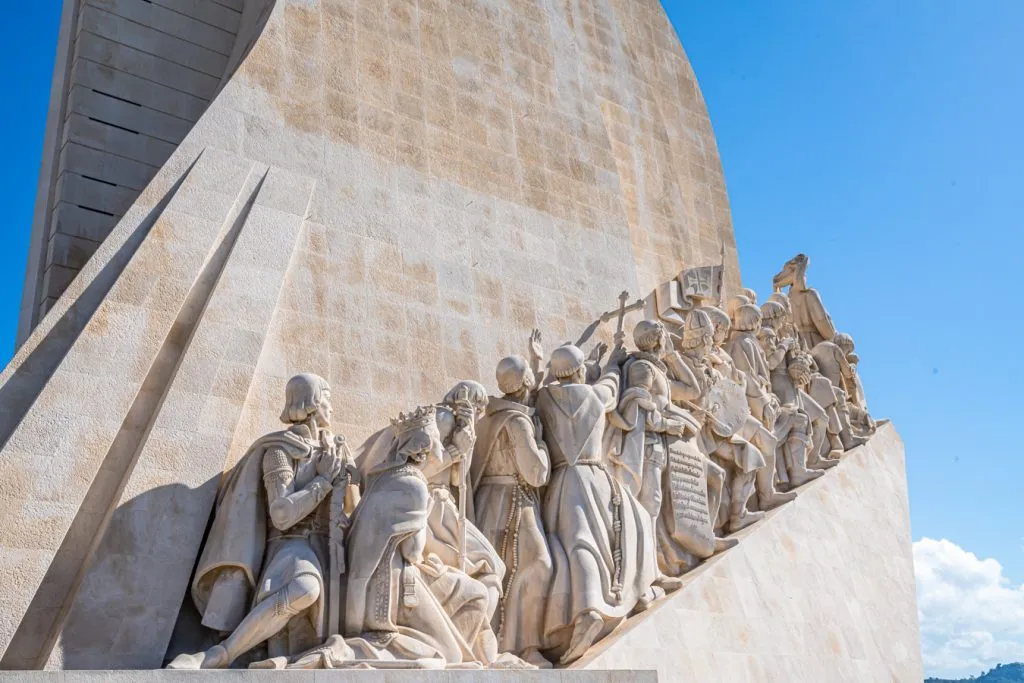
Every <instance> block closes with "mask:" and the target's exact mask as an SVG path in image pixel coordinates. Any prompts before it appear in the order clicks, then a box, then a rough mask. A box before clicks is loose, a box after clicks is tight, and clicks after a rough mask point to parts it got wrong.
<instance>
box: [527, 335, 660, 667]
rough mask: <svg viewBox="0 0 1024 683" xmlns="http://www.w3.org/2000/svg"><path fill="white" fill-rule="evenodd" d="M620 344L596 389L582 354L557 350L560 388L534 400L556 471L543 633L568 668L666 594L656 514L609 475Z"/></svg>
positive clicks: (550, 497)
mask: <svg viewBox="0 0 1024 683" xmlns="http://www.w3.org/2000/svg"><path fill="white" fill-rule="evenodd" d="M616 342H617V345H616V348H615V350H614V351H613V352H612V354H611V356H610V358H609V361H608V365H607V366H606V367H605V368H604V373H603V374H602V376H601V377H600V378H599V379H598V380H597V382H595V383H594V384H593V385H590V384H587V383H586V373H587V369H586V364H585V358H584V356H583V352H582V351H580V349H579V348H577V347H576V346H573V345H565V346H561V347H559V348H557V349H555V350H554V351H553V352H552V353H551V362H550V371H551V374H552V375H553V377H554V381H553V382H552V383H551V384H548V385H547V386H544V387H542V388H541V389H540V391H539V392H538V395H537V412H538V414H539V416H540V421H541V424H542V425H543V429H544V441H545V443H546V444H547V446H548V452H549V454H550V456H551V465H552V467H553V472H552V475H551V481H550V483H549V484H548V488H547V493H546V495H545V498H544V504H543V511H544V527H545V529H547V532H548V538H549V540H550V542H551V555H552V558H553V560H554V566H555V572H554V577H553V580H552V587H551V592H550V598H549V600H548V608H547V615H546V618H545V636H546V637H547V638H548V639H549V643H550V644H551V645H552V648H553V650H554V652H555V653H556V654H559V655H560V656H561V662H562V663H563V664H566V663H569V662H571V661H574V660H576V659H578V658H579V657H581V656H582V655H583V654H584V653H585V652H586V651H587V650H588V649H589V648H590V646H591V645H592V644H594V643H595V642H597V640H598V639H599V638H602V637H604V636H605V635H607V634H608V633H610V632H611V631H612V629H614V628H615V626H617V625H618V624H619V623H621V621H622V620H623V619H625V618H626V617H627V616H628V615H630V614H631V613H633V612H634V611H635V610H638V609H646V608H647V607H648V606H649V605H650V604H651V602H653V601H654V600H655V599H656V598H658V597H659V596H661V595H664V590H663V589H662V588H656V587H655V586H654V585H653V584H654V583H655V582H656V581H657V580H658V579H659V574H660V573H659V571H658V560H657V553H656V550H655V542H654V529H653V527H652V520H651V516H650V514H649V513H648V512H647V511H646V510H644V508H643V507H641V506H640V503H639V502H637V500H636V498H635V497H634V496H633V494H632V493H630V492H629V490H628V489H626V488H625V487H624V486H622V485H621V484H620V483H619V482H618V480H617V479H616V478H615V476H614V475H613V474H612V472H611V471H610V470H609V468H608V466H607V465H608V463H607V462H606V458H605V453H604V447H603V437H604V433H605V428H606V425H607V423H608V419H607V417H606V415H607V414H608V413H609V412H612V411H615V409H616V408H617V406H618V394H619V378H620V372H621V365H622V363H623V361H625V359H626V351H625V349H623V348H622V346H621V338H617V339H616Z"/></svg>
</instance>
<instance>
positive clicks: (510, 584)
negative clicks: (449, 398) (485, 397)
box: [470, 356, 553, 668]
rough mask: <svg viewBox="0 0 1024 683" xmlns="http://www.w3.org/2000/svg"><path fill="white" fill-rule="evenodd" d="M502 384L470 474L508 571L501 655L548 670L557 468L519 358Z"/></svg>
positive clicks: (481, 516) (498, 628)
mask: <svg viewBox="0 0 1024 683" xmlns="http://www.w3.org/2000/svg"><path fill="white" fill-rule="evenodd" d="M496 377H497V380H498V387H499V388H500V389H501V390H502V392H503V394H504V395H503V396H501V397H492V398H491V399H490V402H489V403H488V404H487V410H486V412H485V414H484V417H483V418H481V419H480V422H479V423H478V425H477V440H476V449H475V450H474V452H473V462H472V466H471V467H470V479H471V484H472V490H473V493H474V495H473V500H474V509H475V520H476V526H477V527H478V528H479V529H480V531H481V532H483V534H484V535H485V536H486V537H487V539H488V540H489V541H490V542H491V543H492V544H493V546H494V547H495V548H496V549H497V550H498V552H499V553H500V555H501V559H502V561H503V562H504V564H505V584H504V591H503V595H502V598H501V606H500V609H499V610H498V611H497V612H496V613H495V615H494V619H493V620H492V624H493V627H494V630H495V632H496V633H497V635H498V648H499V650H501V651H502V652H511V653H514V654H517V655H519V656H520V657H522V658H523V659H525V660H526V661H528V662H530V663H531V664H535V665H537V666H540V667H544V668H549V667H550V666H551V664H550V663H549V662H548V661H547V660H546V659H545V658H544V656H543V655H542V654H541V652H540V651H541V650H542V649H544V642H545V639H544V615H545V612H546V609H547V599H548V589H549V587H550V583H551V574H552V570H553V566H552V560H551V551H550V550H549V548H548V541H547V537H546V534H545V531H544V524H543V521H542V517H541V505H540V495H541V493H540V489H541V488H542V487H543V486H545V485H546V484H547V483H548V476H549V474H550V471H551V463H550V461H549V459H548V451H547V446H546V445H545V444H544V442H543V440H542V439H541V437H540V434H539V433H538V429H537V425H536V422H535V412H534V409H533V408H532V407H530V406H528V405H526V403H527V401H528V400H529V398H530V395H531V392H532V390H533V388H534V386H535V382H536V378H535V376H534V374H533V371H532V370H531V368H530V367H529V365H528V364H527V362H526V359H524V358H522V357H521V356H509V357H508V358H504V359H502V360H501V361H500V362H499V363H498V368H497V372H496Z"/></svg>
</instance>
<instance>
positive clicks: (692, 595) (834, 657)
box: [574, 423, 924, 683]
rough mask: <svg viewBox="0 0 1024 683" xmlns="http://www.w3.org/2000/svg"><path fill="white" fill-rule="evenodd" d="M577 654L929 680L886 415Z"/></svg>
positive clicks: (757, 672)
mask: <svg viewBox="0 0 1024 683" xmlns="http://www.w3.org/2000/svg"><path fill="white" fill-rule="evenodd" d="M799 491H800V494H799V496H798V497H797V499H796V500H795V501H794V502H792V503H789V504H787V505H784V506H783V507H781V508H779V509H777V510H775V511H772V512H770V513H768V515H767V516H766V519H765V520H764V521H763V522H761V523H759V524H756V525H755V526H753V527H750V528H749V529H747V530H745V531H743V532H741V534H740V538H741V540H740V544H739V546H737V547H736V548H734V549H732V550H729V551H727V552H725V553H723V554H722V555H720V556H718V557H714V558H712V559H711V560H709V561H708V562H706V563H705V564H703V565H702V566H701V567H699V568H698V569H696V570H695V571H693V572H691V573H690V574H687V575H686V582H687V583H686V585H685V586H684V587H683V588H682V589H681V590H680V591H679V592H678V593H676V594H674V595H673V596H671V597H669V598H668V599H667V600H664V601H662V602H661V603H659V604H657V605H655V607H654V608H653V609H651V610H650V611H649V612H646V613H645V614H643V615H641V616H640V617H638V618H636V619H634V620H631V621H630V622H627V623H626V624H625V625H624V627H623V628H621V629H620V630H619V631H618V632H617V633H614V634H612V636H611V637H609V638H607V639H606V640H604V641H602V642H601V643H599V644H598V645H597V646H596V647H595V648H594V649H593V650H592V651H591V652H590V653H589V654H588V655H587V656H586V657H584V658H583V659H582V660H580V661H579V662H577V663H576V664H575V665H574V668H582V669H589V668H595V669H631V668H633V667H656V668H657V669H658V674H659V678H658V680H659V681H687V682H691V681H692V682H697V681H701V682H704V681H707V682H711V681H785V682H786V683H827V682H831V681H849V682H850V683H864V682H865V681H900V682H901V683H902V682H904V681H905V682H907V683H920V682H921V681H922V680H923V678H924V675H923V672H922V666H921V648H920V636H919V632H918V621H917V598H916V592H915V584H914V565H913V558H912V555H911V538H910V519H909V509H908V507H907V484H906V475H905V469H904V456H903V443H902V442H901V441H900V438H899V435H898V434H897V433H896V430H895V428H894V427H893V426H892V425H891V424H889V423H885V424H882V425H880V426H879V428H878V433H877V434H875V435H874V436H873V437H872V438H871V440H870V441H869V442H868V443H867V444H866V445H865V446H862V447H860V448H857V449H854V450H853V451H851V452H850V453H849V454H847V455H845V456H844V457H843V460H842V462H841V463H840V464H839V466H838V467H836V468H834V469H832V470H830V471H829V472H828V474H826V475H825V476H824V477H822V478H821V479H818V480H817V481H815V482H813V483H811V484H808V485H807V486H805V487H803V488H801V489H800V490H799Z"/></svg>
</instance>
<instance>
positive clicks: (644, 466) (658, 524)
mask: <svg viewBox="0 0 1024 683" xmlns="http://www.w3.org/2000/svg"><path fill="white" fill-rule="evenodd" d="M633 342H634V343H635V344H636V347H637V351H635V352H633V353H631V354H630V355H629V358H628V360H626V362H625V364H624V365H623V376H624V380H623V390H622V396H621V399H620V401H619V414H620V415H621V416H622V418H623V421H624V422H625V426H623V427H615V428H613V429H612V430H610V432H609V435H610V439H609V441H610V444H609V447H608V457H609V460H610V462H611V464H612V468H613V471H614V472H615V473H616V477H617V478H618V479H619V481H620V482H621V483H622V485H623V486H624V487H625V488H626V489H628V490H629V491H631V492H633V493H634V494H635V495H636V496H637V499H638V500H639V501H640V504H641V505H643V507H644V508H645V509H646V510H647V511H648V512H649V513H650V514H651V518H652V519H653V520H654V524H655V533H656V537H657V541H658V565H659V567H660V569H661V571H662V572H664V573H665V574H667V575H668V576H672V577H676V576H679V575H680V574H682V573H684V572H686V571H688V570H690V569H692V568H693V567H695V566H696V565H697V564H699V563H700V561H701V560H704V559H707V558H708V557H711V556H712V555H713V554H714V553H716V552H720V551H722V550H725V549H727V548H730V547H732V546H734V545H736V540H735V539H721V538H716V536H715V518H716V517H717V515H718V512H719V508H720V505H721V499H722V489H723V486H724V485H725V470H723V469H722V468H721V467H720V466H718V465H716V464H715V463H713V462H711V460H710V459H709V458H708V457H707V456H706V455H705V454H704V453H703V452H702V450H701V447H700V444H699V439H696V438H695V437H696V436H697V435H698V434H699V433H700V430H701V422H700V421H699V420H698V419H696V418H694V416H693V415H692V414H691V413H690V412H689V411H687V410H685V409H683V408H680V407H679V406H677V405H675V404H674V403H673V399H675V400H686V401H690V400H696V399H698V398H699V394H698V392H697V390H696V381H695V380H694V378H693V376H692V374H690V371H689V370H688V369H687V368H686V366H685V365H683V364H682V363H681V362H680V361H679V360H678V358H677V357H676V354H675V353H674V351H673V350H672V344H671V340H670V337H669V334H668V332H667V330H666V329H665V326H664V325H663V324H662V323H661V322H660V321H658V320H642V321H640V322H639V323H637V325H636V327H635V328H634V329H633ZM669 363H671V364H672V366H673V368H674V371H673V372H674V376H676V377H679V376H684V377H686V381H680V380H678V379H673V378H672V377H670V376H669V365H668V364H669Z"/></svg>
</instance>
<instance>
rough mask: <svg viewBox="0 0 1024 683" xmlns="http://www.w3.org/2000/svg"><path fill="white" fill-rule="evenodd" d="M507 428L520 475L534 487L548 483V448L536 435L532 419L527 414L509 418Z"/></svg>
mask: <svg viewBox="0 0 1024 683" xmlns="http://www.w3.org/2000/svg"><path fill="white" fill-rule="evenodd" d="M505 429H506V430H507V433H508V436H509V439H511V441H512V452H513V453H515V459H516V462H515V465H516V470H517V471H518V472H519V476H520V477H522V479H523V481H524V482H526V483H527V484H528V485H529V486H532V487H534V488H540V487H541V486H544V485H545V484H547V483H548V476H549V474H550V472H551V461H550V460H549V459H548V451H547V448H546V447H545V446H544V444H543V442H540V443H539V442H538V441H537V439H536V437H535V433H534V429H533V422H532V420H531V419H530V418H529V417H526V416H525V415H524V416H521V417H515V418H513V419H511V420H509V422H508V424H507V425H506V427H505Z"/></svg>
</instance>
